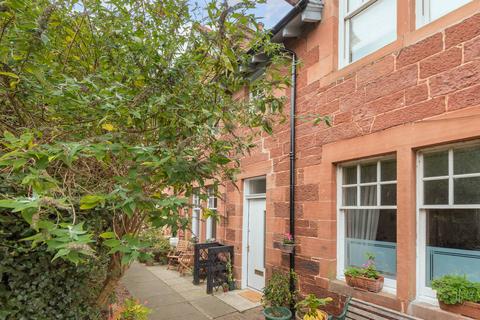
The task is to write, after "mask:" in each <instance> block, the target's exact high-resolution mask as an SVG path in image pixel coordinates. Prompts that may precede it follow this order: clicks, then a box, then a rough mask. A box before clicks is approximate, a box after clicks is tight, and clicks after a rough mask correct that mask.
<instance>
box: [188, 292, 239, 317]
mask: <svg viewBox="0 0 480 320" xmlns="http://www.w3.org/2000/svg"><path fill="white" fill-rule="evenodd" d="M190 303H191V304H192V305H193V306H194V307H196V308H197V309H198V310H200V311H201V312H202V313H203V314H205V315H206V316H207V317H208V318H210V319H215V318H219V317H221V316H224V315H227V314H230V313H234V312H237V310H235V309H234V308H232V307H231V306H229V305H228V304H226V303H225V302H223V301H221V300H220V299H218V298H216V297H214V296H207V297H204V298H200V299H197V300H193V301H191V302H190Z"/></svg>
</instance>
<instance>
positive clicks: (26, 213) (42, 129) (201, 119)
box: [0, 0, 287, 306]
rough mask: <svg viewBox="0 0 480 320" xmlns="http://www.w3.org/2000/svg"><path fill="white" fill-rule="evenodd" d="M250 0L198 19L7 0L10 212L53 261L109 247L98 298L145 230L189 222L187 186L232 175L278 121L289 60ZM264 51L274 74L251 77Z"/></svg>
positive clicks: (0, 20) (4, 80) (127, 5)
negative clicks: (256, 55) (256, 56)
mask: <svg viewBox="0 0 480 320" xmlns="http://www.w3.org/2000/svg"><path fill="white" fill-rule="evenodd" d="M255 2H259V1H253V0H242V1H240V2H239V3H238V4H236V5H234V6H233V7H232V6H229V5H228V3H227V2H226V1H224V2H223V1H222V2H220V1H217V0H212V1H211V2H210V3H209V4H208V6H207V8H206V17H205V18H202V19H199V18H197V17H198V13H199V12H198V11H192V10H191V9H190V8H189V6H188V4H187V1H186V0H161V1H160V0H155V1H154V0H83V1H78V0H57V1H53V0H50V1H48V0H4V1H0V107H1V115H2V116H1V118H0V129H1V130H2V132H4V134H3V138H1V140H0V143H1V147H0V188H2V191H1V192H2V193H1V196H0V208H3V209H2V210H3V211H2V213H1V214H2V215H6V216H9V218H12V217H21V219H24V220H25V221H27V222H28V224H29V225H30V228H31V229H32V230H33V231H34V232H33V234H32V235H30V236H28V237H26V238H25V239H23V240H26V241H30V242H31V244H32V246H34V247H35V246H36V247H38V248H42V250H44V249H45V248H46V250H48V251H50V252H52V253H53V254H54V257H53V260H57V259H63V260H65V261H67V262H71V263H73V264H81V263H88V262H89V261H91V259H97V257H98V256H99V255H100V254H101V253H100V251H101V250H99V249H98V248H99V247H103V248H105V247H107V248H108V249H109V265H108V272H107V276H106V279H105V282H104V284H103V290H102V291H101V293H100V294H99V297H98V304H99V305H100V306H105V304H106V303H107V300H108V297H109V296H110V294H111V292H112V290H113V289H114V288H115V286H116V284H117V283H118V281H119V279H120V278H121V277H122V275H123V274H124V272H125V271H126V269H127V268H128V265H129V264H130V263H131V262H132V261H133V260H134V259H136V258H138V257H139V256H140V255H141V254H142V253H141V252H142V251H143V250H142V249H144V248H145V247H146V246H148V245H149V244H148V243H144V242H142V240H141V239H140V238H139V237H138V234H139V231H140V230H141V228H142V226H143V225H145V224H146V223H148V224H150V225H153V226H154V227H163V226H165V225H170V226H173V227H185V226H187V224H188V221H186V220H185V219H184V218H182V217H181V216H179V214H178V212H179V210H180V209H181V208H185V207H187V206H188V203H187V201H186V200H185V196H189V195H190V194H191V193H192V186H199V187H201V188H202V187H204V181H205V180H207V179H209V180H211V181H213V184H214V185H218V184H220V183H221V181H225V180H228V179H232V178H233V177H234V175H235V172H236V170H237V167H238V159H239V157H240V156H241V155H242V154H244V153H245V152H248V151H249V149H250V148H252V146H253V143H252V141H253V139H254V137H255V136H256V135H257V134H258V133H260V132H261V131H263V130H266V131H267V132H269V131H271V127H272V122H273V121H275V120H276V119H278V118H279V117H281V109H282V99H281V98H279V97H278V96H276V95H275V91H276V90H277V89H279V88H281V87H283V86H284V85H286V84H287V80H286V75H287V72H282V70H283V66H282V65H283V62H284V61H285V57H283V54H282V51H281V48H280V46H279V45H276V44H273V43H271V42H270V41H269V36H268V34H267V33H266V32H265V31H263V30H262V28H260V27H259V24H258V22H257V21H256V19H255V17H254V16H253V15H251V14H249V13H248V12H249V11H248V10H249V9H251V8H252V7H253V6H254V5H255ZM260 49H261V50H262V52H265V53H266V54H268V55H269V56H270V58H271V63H270V64H269V66H268V68H267V69H268V72H267V74H268V76H265V77H260V78H256V79H252V78H251V77H250V75H249V73H248V65H249V62H250V61H251V52H252V51H253V52H255V51H256V50H260ZM248 91H251V92H261V94H257V95H256V98H255V99H252V100H249V99H242V97H241V95H239V94H238V93H239V92H248ZM92 215H96V216H97V219H98V218H99V219H100V221H99V222H98V223H96V224H94V225H93V226H92V224H91V223H88V222H89V221H90V220H89V219H91V217H92Z"/></svg>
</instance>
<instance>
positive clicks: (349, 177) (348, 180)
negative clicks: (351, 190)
mask: <svg viewBox="0 0 480 320" xmlns="http://www.w3.org/2000/svg"><path fill="white" fill-rule="evenodd" d="M355 183H357V166H353V167H345V168H343V184H355Z"/></svg>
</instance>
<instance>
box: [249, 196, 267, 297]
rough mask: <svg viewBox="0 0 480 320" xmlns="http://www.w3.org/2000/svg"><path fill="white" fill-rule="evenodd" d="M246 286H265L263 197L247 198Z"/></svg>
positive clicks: (264, 204) (255, 287) (257, 287)
mask: <svg viewBox="0 0 480 320" xmlns="http://www.w3.org/2000/svg"><path fill="white" fill-rule="evenodd" d="M247 205H248V231H247V235H248V237H247V286H248V287H251V288H253V289H256V290H262V289H263V287H265V210H266V203H265V199H264V198H260V199H248V200H247Z"/></svg>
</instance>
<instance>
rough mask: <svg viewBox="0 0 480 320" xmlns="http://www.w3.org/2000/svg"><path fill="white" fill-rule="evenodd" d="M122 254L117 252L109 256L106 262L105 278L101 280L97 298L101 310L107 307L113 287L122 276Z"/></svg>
mask: <svg viewBox="0 0 480 320" xmlns="http://www.w3.org/2000/svg"><path fill="white" fill-rule="evenodd" d="M121 261H122V255H121V254H120V253H119V252H117V253H115V254H113V255H112V256H111V257H110V262H109V263H108V269H107V278H106V279H105V281H104V282H103V287H102V290H101V291H100V294H99V295H98V298H97V305H98V306H99V307H100V308H102V310H107V309H108V302H109V299H110V297H111V295H112V293H113V292H114V290H115V288H116V287H117V285H118V282H119V281H120V279H121V278H122V277H123V275H124V273H125V270H126V269H127V267H126V266H122V264H121Z"/></svg>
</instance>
